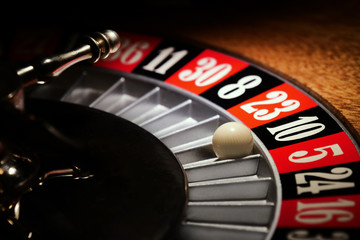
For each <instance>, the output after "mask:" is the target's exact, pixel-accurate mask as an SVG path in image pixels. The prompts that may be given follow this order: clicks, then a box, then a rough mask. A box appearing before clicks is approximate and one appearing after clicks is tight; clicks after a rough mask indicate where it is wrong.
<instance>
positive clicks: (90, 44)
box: [17, 30, 120, 87]
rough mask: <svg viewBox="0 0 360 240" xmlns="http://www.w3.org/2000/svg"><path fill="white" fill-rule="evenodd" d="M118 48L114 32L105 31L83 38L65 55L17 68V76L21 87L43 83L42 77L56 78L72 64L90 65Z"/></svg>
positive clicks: (53, 56) (118, 43) (43, 59)
mask: <svg viewBox="0 0 360 240" xmlns="http://www.w3.org/2000/svg"><path fill="white" fill-rule="evenodd" d="M119 48H120V38H119V36H118V34H117V33H116V32H115V31H112V30H105V31H103V32H95V33H93V34H91V35H88V36H85V37H84V38H83V39H82V42H81V45H79V46H78V47H77V48H76V49H74V50H71V51H69V52H66V53H62V54H58V55H51V56H47V57H44V58H41V59H39V60H35V61H33V62H31V64H29V65H27V66H25V67H22V68H19V69H18V70H17V75H18V76H19V77H20V78H21V80H22V82H23V86H25V87H26V86H28V85H31V84H33V83H36V82H38V83H44V82H45V80H44V78H43V77H46V76H58V75H60V74H61V73H62V72H63V71H64V70H66V69H68V68H69V67H71V66H73V65H74V64H76V63H78V62H81V61H84V60H88V61H90V62H92V63H95V62H97V61H98V60H99V59H105V58H107V57H108V56H109V55H110V54H111V53H114V52H116V51H117V50H118V49H119Z"/></svg>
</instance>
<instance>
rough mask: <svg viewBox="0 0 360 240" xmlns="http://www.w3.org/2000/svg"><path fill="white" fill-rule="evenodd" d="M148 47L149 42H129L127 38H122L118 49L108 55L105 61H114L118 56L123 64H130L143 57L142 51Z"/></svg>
mask: <svg viewBox="0 0 360 240" xmlns="http://www.w3.org/2000/svg"><path fill="white" fill-rule="evenodd" d="M149 47H150V43H148V42H145V41H137V42H133V43H132V42H131V41H130V39H128V38H123V39H122V43H121V46H120V49H119V50H118V51H117V52H116V53H114V54H113V55H112V56H110V57H109V58H108V59H107V60H106V61H114V60H116V59H117V58H119V60H120V62H121V63H122V64H125V65H131V64H134V63H136V62H137V61H139V60H140V59H141V58H142V57H143V51H144V50H146V49H148V48H149Z"/></svg>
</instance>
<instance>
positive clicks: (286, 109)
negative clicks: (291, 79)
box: [228, 83, 317, 128]
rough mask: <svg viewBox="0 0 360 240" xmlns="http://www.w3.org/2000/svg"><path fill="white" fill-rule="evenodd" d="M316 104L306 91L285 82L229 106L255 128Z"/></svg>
mask: <svg viewBox="0 0 360 240" xmlns="http://www.w3.org/2000/svg"><path fill="white" fill-rule="evenodd" d="M315 106H317V104H316V103H315V102H314V101H313V100H312V99H310V98H309V97H307V96H306V95H305V94H304V93H302V92H300V91H299V90H298V89H296V88H294V87H292V86H291V85H289V84H287V83H283V84H281V85H279V86H277V87H275V88H272V89H270V90H268V91H266V92H263V93H262V94H260V95H257V96H256V97H253V98H251V99H249V100H247V101H245V102H242V103H240V104H238V105H235V106H234V107H231V108H229V109H228V112H230V113H231V114H233V115H234V116H236V117H237V118H239V119H240V120H241V121H242V122H243V123H244V124H245V125H247V126H248V127H249V128H255V127H258V126H261V125H264V124H266V123H269V122H272V121H275V120H278V119H280V118H283V117H286V116H290V115H292V114H294V113H298V112H301V111H303V110H306V109H310V108H312V107H315Z"/></svg>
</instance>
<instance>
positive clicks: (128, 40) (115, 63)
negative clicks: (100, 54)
mask: <svg viewBox="0 0 360 240" xmlns="http://www.w3.org/2000/svg"><path fill="white" fill-rule="evenodd" d="M118 34H119V37H120V39H121V46H120V49H119V50H118V51H117V52H116V53H114V54H113V55H112V56H110V57H109V58H108V59H106V60H102V61H99V62H98V63H96V64H95V66H99V67H104V68H111V69H116V70H120V71H124V72H131V71H133V70H134V68H135V67H136V66H137V65H139V63H140V62H141V61H142V60H143V59H144V58H145V57H146V56H147V55H149V54H150V52H151V51H152V50H153V49H154V48H155V47H156V46H157V45H158V44H159V43H160V42H161V41H162V39H161V38H157V37H151V36H143V35H138V34H131V33H124V32H118Z"/></svg>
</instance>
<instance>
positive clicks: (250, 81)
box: [218, 75, 261, 99]
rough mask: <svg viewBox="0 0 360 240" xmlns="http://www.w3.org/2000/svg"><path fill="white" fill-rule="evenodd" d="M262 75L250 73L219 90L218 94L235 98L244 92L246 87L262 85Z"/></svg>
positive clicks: (221, 96) (223, 97) (222, 96)
mask: <svg viewBox="0 0 360 240" xmlns="http://www.w3.org/2000/svg"><path fill="white" fill-rule="evenodd" d="M260 83H261V77H259V76H256V75H249V76H246V77H243V78H241V79H240V80H239V81H238V82H237V83H232V84H228V85H226V86H224V87H222V88H220V89H219V91H218V96H219V97H220V98H222V99H233V98H237V97H239V96H241V95H242V94H244V92H245V90H246V89H250V88H254V87H257V86H258V85H260Z"/></svg>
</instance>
